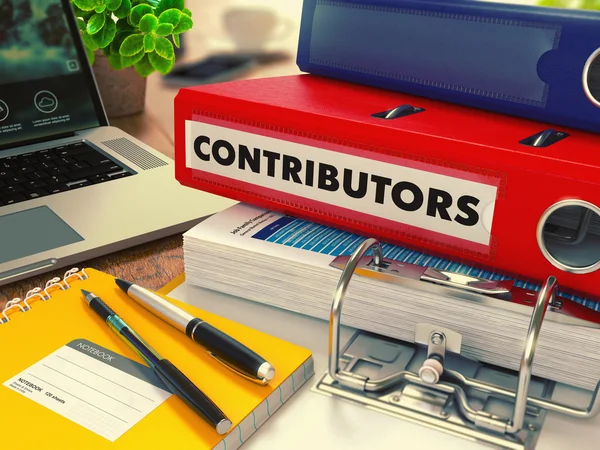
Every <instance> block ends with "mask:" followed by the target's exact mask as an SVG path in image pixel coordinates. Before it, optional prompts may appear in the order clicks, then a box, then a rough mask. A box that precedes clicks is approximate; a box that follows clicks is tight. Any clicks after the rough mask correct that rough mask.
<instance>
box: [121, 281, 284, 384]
mask: <svg viewBox="0 0 600 450" xmlns="http://www.w3.org/2000/svg"><path fill="white" fill-rule="evenodd" d="M116 283H117V285H118V286H119V287H120V288H121V289H122V290H123V292H125V293H126V294H127V295H128V296H129V297H130V298H132V299H134V300H135V301H136V302H138V303H139V304H140V305H142V306H143V307H144V308H146V309H147V310H148V311H150V312H151V313H153V314H154V315H156V316H157V317H159V318H161V319H162V320H164V321H165V322H167V323H168V324H170V325H172V326H173V327H175V328H177V329H178V330H179V331H181V332H182V333H185V334H186V335H187V336H188V337H189V338H190V339H192V340H194V341H196V342H197V343H198V344H200V345H202V346H203V347H204V348H206V350H208V352H209V353H210V354H211V355H212V356H213V357H215V359H217V360H218V361H219V362H221V363H223V364H224V365H225V366H226V367H228V368H229V369H231V370H233V371H234V372H236V373H237V374H239V375H242V376H244V377H246V378H249V379H251V380H252V381H257V382H260V383H261V384H266V383H267V382H268V381H269V380H271V379H273V377H274V376H275V368H274V367H273V366H272V365H271V364H270V363H268V362H267V361H266V360H265V359H264V358H262V357H260V356H259V355H257V354H256V353H255V352H253V351H252V350H250V349H249V348H248V347H246V346H245V345H243V344H241V343H240V342H238V341H236V340H235V339H233V338H232V337H231V336H228V335H227V334H225V333H223V332H222V331H220V330H218V329H217V328H215V327H213V326H212V325H210V324H209V323H207V322H205V321H203V320H202V319H199V318H197V317H194V316H192V315H191V314H188V313H187V312H185V311H183V310H182V309H181V308H178V307H177V306H175V305H173V304H172V303H169V302H168V301H166V300H165V299H163V298H162V297H160V296H159V295H157V294H155V293H153V292H151V291H149V290H147V289H144V288H143V287H141V286H138V285H136V284H133V283H130V282H129V281H125V280H121V279H118V278H117V280H116Z"/></svg>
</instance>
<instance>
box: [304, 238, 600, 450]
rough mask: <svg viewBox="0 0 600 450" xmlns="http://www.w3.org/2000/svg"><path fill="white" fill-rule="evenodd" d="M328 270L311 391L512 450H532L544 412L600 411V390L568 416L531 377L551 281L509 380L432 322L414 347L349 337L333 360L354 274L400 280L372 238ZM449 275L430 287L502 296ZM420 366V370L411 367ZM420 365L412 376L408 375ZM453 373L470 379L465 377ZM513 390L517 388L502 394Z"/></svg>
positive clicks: (416, 275) (415, 274) (415, 273)
mask: <svg viewBox="0 0 600 450" xmlns="http://www.w3.org/2000/svg"><path fill="white" fill-rule="evenodd" d="M371 249H372V250H373V257H372V258H371V257H368V256H365V255H366V253H367V252H368V251H369V250H371ZM332 265H333V266H334V267H339V268H341V269H342V273H341V276H340V279H339V282H338V285H337V288H336V290H335V293H334V296H333V300H332V305H331V313H330V322H329V363H328V369H327V372H326V373H325V374H324V375H323V376H322V377H321V378H320V380H319V381H318V382H317V384H316V385H315V387H314V388H313V390H314V391H316V392H319V393H321V394H326V395H330V396H334V397H337V398H340V399H344V400H349V401H352V402H354V403H358V404H361V405H363V406H366V407H368V408H370V409H373V410H376V411H379V412H384V413H386V414H391V415H393V416H397V417H400V418H404V419H407V420H410V421H412V422H416V423H419V424H422V425H425V426H428V427H431V428H435V429H437V430H440V431H444V432H447V433H451V434H454V435H459V436H462V437H464V438H466V439H469V440H473V439H476V440H478V441H481V442H485V443H487V444H490V445H492V446H498V447H502V448H509V449H514V450H529V449H533V448H535V445H536V442H537V439H538V437H539V434H540V432H541V430H542V427H543V424H544V419H545V416H546V413H547V412H548V411H553V412H556V413H560V414H564V415H567V416H570V417H575V418H579V419H589V418H592V417H595V416H597V415H598V413H599V412H600V396H598V393H599V392H600V382H598V384H597V385H596V388H595V391H594V393H593V395H592V397H591V400H590V402H589V404H588V406H587V407H586V408H576V407H572V406H569V405H565V404H562V403H558V402H555V401H552V400H551V397H552V393H553V391H554V387H555V384H556V383H555V382H553V381H550V380H543V379H540V378H532V366H533V360H534V356H535V350H536V346H537V342H538V338H539V334H540V330H541V326H542V323H543V321H544V318H545V317H546V315H547V312H548V313H549V311H552V309H551V308H552V305H556V304H557V302H556V301H555V297H556V292H557V281H556V278H555V277H553V276H550V277H548V278H547V280H546V282H545V283H544V285H543V287H542V289H541V291H540V292H539V294H537V295H536V297H535V304H534V307H533V309H532V313H531V318H530V321H529V327H528V330H527V335H526V337H525V345H524V348H523V352H522V357H521V364H520V369H519V371H518V372H517V373H515V372H510V371H506V370H503V369H499V368H495V367H494V366H490V365H487V364H484V363H480V362H478V361H475V360H473V359H470V358H467V357H465V356H463V355H461V354H460V347H461V336H460V334H458V333H456V332H455V331H453V330H448V329H443V328H441V327H437V326H436V325H434V324H419V325H418V326H417V329H416V330H415V339H414V343H409V342H404V341H399V340H394V339H391V338H385V337H382V336H377V335H374V334H371V333H366V332H363V331H357V332H356V334H355V335H354V336H353V337H352V338H351V340H350V342H348V344H347V345H346V346H345V348H344V349H343V350H342V351H341V352H340V325H341V313H342V306H343V302H344V298H345V295H346V291H347V289H348V285H349V283H350V280H351V278H352V276H353V275H354V274H356V275H359V276H360V275H363V276H369V277H372V278H378V279H381V277H382V276H383V277H384V278H383V279H386V278H387V279H388V281H390V280H391V282H395V283H399V282H402V280H403V278H402V277H399V276H398V275H396V274H394V273H393V272H392V274H390V273H388V271H389V270H395V269H394V267H395V266H394V261H390V260H386V259H385V258H384V257H383V251H382V248H381V245H380V244H379V242H378V241H377V240H375V239H367V240H365V241H364V242H363V243H362V244H361V245H360V246H359V247H358V248H357V249H356V251H355V252H354V253H353V254H352V255H351V256H349V257H345V258H344V263H343V264H342V263H341V262H340V260H339V259H336V261H335V262H334V264H332ZM408 266H409V267H407V269H406V270H404V273H403V274H404V275H407V274H408V275H409V278H407V279H406V280H407V281H408V282H410V281H412V280H418V281H421V283H422V281H429V280H428V279H423V278H422V276H423V274H424V273H425V272H426V268H424V267H420V268H419V269H416V268H415V267H410V266H412V265H408ZM452 275H453V274H452V273H450V274H432V277H433V278H435V280H433V282H434V283H435V282H437V281H439V280H438V279H439V278H440V277H441V276H443V277H445V278H443V280H442V281H444V283H446V284H447V285H449V286H451V288H452V290H451V291H449V292H454V290H457V289H458V287H459V286H460V287H461V288H462V289H463V290H465V292H468V293H470V294H472V295H479V296H483V294H482V293H481V292H492V295H497V294H494V292H497V291H500V290H502V289H503V287H502V286H494V285H492V286H485V285H484V286H483V287H482V286H481V285H479V284H478V281H479V280H478V279H476V280H467V279H460V278H456V277H453V276H452ZM410 277H412V278H410ZM426 278H427V277H426ZM448 283H449V284H448ZM427 285H429V283H422V286H427ZM444 288H445V286H444ZM459 298H460V297H459ZM495 301H496V302H497V303H499V304H501V303H504V302H498V300H497V299H495ZM419 361H423V363H421V364H417V365H415V363H418V362H419ZM432 361H433V362H432ZM419 365H420V368H419V369H418V373H417V372H416V371H414V370H411V369H410V368H409V366H410V367H413V368H414V367H416V366H419ZM372 367H377V370H372V369H371V368H372ZM456 367H462V368H464V369H465V372H467V373H472V374H474V375H472V376H468V375H465V374H463V373H461V371H459V370H456V369H455V368H456ZM369 371H371V373H376V375H371V374H370V372H369ZM507 377H508V378H509V379H510V382H507V381H506V380H507ZM490 379H492V382H490ZM503 383H504V385H503ZM513 384H516V389H513V388H512V387H507V386H512V385H513ZM488 405H489V410H486V409H485V408H487V407H488Z"/></svg>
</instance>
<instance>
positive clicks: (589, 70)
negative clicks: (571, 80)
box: [583, 48, 600, 107]
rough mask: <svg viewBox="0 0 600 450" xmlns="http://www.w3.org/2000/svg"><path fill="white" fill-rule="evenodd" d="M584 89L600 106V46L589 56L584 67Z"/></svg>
mask: <svg viewBox="0 0 600 450" xmlns="http://www.w3.org/2000/svg"><path fill="white" fill-rule="evenodd" d="M583 90H584V91H585V94H586V95H587V98H588V99H589V100H590V101H591V102H592V103H593V104H594V105H596V106H598V107H600V48H599V49H597V50H596V51H595V52H594V53H592V55H591V56H590V57H589V59H588V60H587V62H586V63H585V66H584V68H583Z"/></svg>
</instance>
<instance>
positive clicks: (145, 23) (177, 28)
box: [71, 0, 193, 117]
mask: <svg viewBox="0 0 600 450" xmlns="http://www.w3.org/2000/svg"><path fill="white" fill-rule="evenodd" d="M71 3H72V5H73V10H74V12H75V16H76V17H77V23H78V26H79V29H80V31H81V36H82V40H83V44H84V46H85V49H86V52H87V55H88V58H89V60H90V64H91V65H92V67H93V69H94V72H95V76H96V81H97V83H98V87H99V89H100V94H101V96H102V101H103V103H104V106H105V108H106V110H107V114H108V115H109V117H118V116H123V115H128V114H133V113H136V112H140V111H141V110H143V108H144V101H145V92H146V77H148V75H150V74H151V73H153V72H155V71H156V72H159V73H161V74H163V75H165V74H167V73H169V72H170V71H171V70H172V69H173V65H174V64H175V51H174V47H173V45H175V46H177V47H179V46H180V35H181V33H184V32H186V31H188V30H190V29H191V28H192V26H193V22H192V13H191V11H190V10H189V9H187V8H185V7H184V0H71Z"/></svg>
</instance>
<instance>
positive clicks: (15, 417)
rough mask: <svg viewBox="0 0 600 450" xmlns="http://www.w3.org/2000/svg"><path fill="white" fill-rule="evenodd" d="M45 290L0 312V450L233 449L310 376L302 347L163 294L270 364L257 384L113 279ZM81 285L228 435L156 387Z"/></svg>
mask: <svg viewBox="0 0 600 450" xmlns="http://www.w3.org/2000/svg"><path fill="white" fill-rule="evenodd" d="M47 286H49V287H48V288H47V289H46V290H42V289H38V290H37V291H30V292H29V293H28V298H27V299H26V300H25V301H20V302H12V303H9V305H8V307H7V309H6V310H5V311H4V312H3V313H2V314H0V322H3V323H0V346H1V347H0V348H1V350H0V355H1V359H0V424H2V429H3V432H2V436H1V437H0V442H1V447H2V448H6V449H11V450H16V449H26V450H30V449H38V448H44V449H61V450H64V449H84V448H85V449H128V450H131V449H148V448H150V449H154V448H169V449H171V448H173V449H183V448H193V449H213V448H216V449H223V450H232V449H235V448H237V447H239V446H240V445H241V444H242V443H243V442H244V441H246V440H247V439H248V438H249V437H250V435H251V434H252V433H254V432H255V430H256V429H257V428H258V427H259V426H260V425H262V423H263V422H264V421H265V420H267V419H268V418H269V417H270V416H271V415H272V414H274V413H275V411H276V410H277V409H278V408H279V407H280V406H281V405H283V403H284V402H285V401H286V400H287V399H289V398H290V397H291V396H292V395H293V393H294V392H295V391H297V390H298V389H299V388H300V387H301V386H302V385H303V384H304V383H305V382H306V381H307V380H308V379H309V378H310V376H312V375H313V373H314V369H313V364H312V355H311V353H310V351H308V350H306V349H304V348H301V347H298V346H296V345H293V344H291V343H289V342H285V341H283V340H281V339H278V338H275V337H272V336H269V335H267V334H265V333H262V332H260V331H257V330H254V329H251V328H248V327H246V326H243V325H240V324H238V323H235V322H232V321H230V320H227V319H225V318H222V317H218V316H216V315H214V314H211V313H209V312H206V311H202V310H199V309H198V308H195V307H192V306H190V305H187V304H184V303H180V302H177V301H175V300H173V299H169V301H171V302H173V303H175V304H176V305H178V306H179V307H181V308H182V309H184V310H186V311H188V312H189V313H190V314H192V315H194V316H196V317H200V318H202V319H204V320H206V321H207V322H209V323H210V324H212V325H213V326H215V327H217V328H219V329H221V330H222V331H224V332H225V333H227V334H229V335H231V336H232V337H234V338H235V339H237V340H239V341H240V342H242V343H244V344H245V345H247V346H248V347H250V348H251V349H253V350H254V351H256V352H257V353H258V354H260V355H261V356H263V357H264V358H265V359H267V360H268V361H269V362H270V363H271V364H273V366H274V367H275V369H276V375H275V378H274V379H273V380H271V381H270V382H269V384H268V385H266V386H261V385H259V384H256V383H253V382H251V381H248V380H246V379H244V378H242V377H240V376H238V375H236V374H234V373H233V372H231V371H230V370H229V369H227V368H226V367H224V366H223V365H222V364H220V363H219V362H218V361H215V360H214V359H213V358H212V357H210V356H209V355H208V354H207V353H206V351H204V349H203V348H202V347H201V346H199V345H198V344H196V343H195V342H192V341H191V340H190V339H188V338H187V337H186V336H185V335H184V334H183V333H181V332H179V331H177V330H176V329H174V328H172V327H170V326H169V325H167V324H165V323H164V322H163V321H161V320H160V319H158V318H157V317H155V316H154V315H153V314H151V313H149V312H148V311H146V310H145V309H143V308H142V307H140V306H139V305H138V304H137V303H135V302H134V301H132V300H130V299H129V298H128V297H127V296H126V295H125V294H124V293H122V292H121V291H120V289H118V287H117V286H116V284H115V282H114V278H113V277H112V276H110V275H107V274H105V273H102V272H99V271H96V270H94V269H84V270H81V271H78V270H77V269H73V270H71V271H69V272H67V274H66V275H65V278H64V279H63V280H58V279H54V280H51V281H50V282H49V283H48V284H47ZM80 289H85V290H87V291H90V292H93V293H94V294H96V295H98V296H99V297H101V298H102V299H103V300H104V301H105V302H106V303H107V304H109V306H111V307H113V309H114V310H115V311H116V313H117V314H118V315H120V316H121V318H122V319H123V320H125V322H127V323H128V324H129V325H130V326H131V327H132V328H133V329H134V330H135V331H137V332H138V333H139V334H140V335H141V336H142V337H143V338H144V339H145V340H146V341H147V342H148V343H149V344H150V346H152V347H153V348H154V349H155V350H156V351H157V352H158V354H159V355H161V356H162V357H164V358H167V359H169V360H170V361H171V362H172V363H173V364H174V365H175V366H176V367H178V368H179V369H180V370H181V371H182V372H183V373H184V374H185V375H187V377H188V378H189V379H191V380H192V381H193V382H194V384H196V386H198V387H199V388H200V389H201V390H202V391H203V392H204V393H205V394H207V395H208V396H209V398H211V399H212V400H213V401H214V402H215V403H216V404H217V405H218V406H219V407H220V408H221V409H222V410H223V412H224V413H225V414H226V415H227V416H228V418H229V419H230V420H231V421H232V423H233V426H232V427H231V430H230V431H229V433H228V434H227V435H225V436H223V435H219V434H217V432H216V431H215V430H213V429H212V428H211V427H210V425H208V424H207V423H206V422H204V421H203V420H202V419H201V418H200V417H199V416H198V415H196V414H195V413H194V412H193V411H192V410H191V409H190V408H189V407H188V406H187V405H186V404H185V403H183V401H182V400H181V399H179V398H178V397H177V396H175V395H170V393H168V392H167V391H166V388H164V385H162V388H161V384H160V381H158V382H156V381H157V380H153V379H152V374H151V371H150V370H149V368H147V367H146V366H145V365H143V361H142V360H141V358H139V356H138V355H137V354H136V353H135V352H134V351H133V350H132V349H131V348H130V347H128V346H127V345H126V344H125V343H124V342H123V341H121V340H120V339H119V337H118V336H116V335H115V334H114V333H113V332H112V331H111V330H110V329H109V328H108V327H107V326H106V324H105V323H104V322H103V321H102V320H101V319H100V317H98V316H97V315H96V314H95V313H94V312H93V311H92V310H91V309H90V307H89V306H88V305H87V303H86V302H85V301H84V299H83V296H82V294H81V291H80ZM46 294H48V298H46V299H42V297H46ZM9 424H10V425H9Z"/></svg>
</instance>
